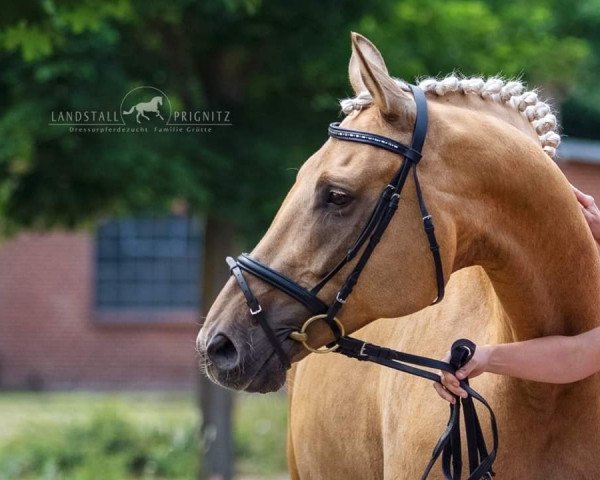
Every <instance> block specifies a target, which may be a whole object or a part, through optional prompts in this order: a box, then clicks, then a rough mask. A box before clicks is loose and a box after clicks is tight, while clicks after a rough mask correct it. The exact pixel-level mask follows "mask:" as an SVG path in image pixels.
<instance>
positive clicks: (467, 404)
mask: <svg viewBox="0 0 600 480" xmlns="http://www.w3.org/2000/svg"><path fill="white" fill-rule="evenodd" d="M410 89H411V91H412V93H413V96H414V99H415V103H416V118H415V124H414V129H413V135H412V141H411V145H410V146H407V145H404V144H402V143H399V142H397V141H396V140H393V139H391V138H387V137H383V136H381V135H376V134H373V133H367V132H361V131H355V130H348V129H345V128H342V127H340V126H339V123H332V124H331V125H330V126H329V136H330V137H332V138H334V139H337V140H342V141H349V142H356V143H363V144H367V145H372V146H374V147H377V148H382V149H384V150H387V151H390V152H393V153H395V154H397V155H400V156H402V157H403V158H404V160H403V162H402V165H401V166H400V169H399V170H398V171H397V172H396V174H395V175H394V177H393V178H392V180H391V181H390V183H389V184H388V185H387V186H386V187H385V188H384V189H383V192H382V193H381V195H380V197H379V199H378V201H377V203H376V205H375V208H374V209H373V211H372V213H371V215H370V217H369V219H368V221H367V223H366V225H365V227H364V228H363V229H362V231H361V233H360V234H359V235H358V238H357V239H356V241H355V242H354V244H353V245H352V246H351V248H350V249H349V250H348V252H347V253H346V255H345V256H344V258H342V259H341V260H340V261H339V263H338V264H337V265H336V266H335V267H334V268H333V269H332V270H331V271H330V272H329V273H328V274H327V275H325V277H323V278H322V279H321V280H320V281H319V282H318V283H317V284H316V285H315V286H314V287H312V288H311V289H306V288H304V287H302V286H300V285H299V284H298V283H297V282H295V281H294V280H291V279H290V278H288V277H286V276H285V275H283V274H281V273H279V272H277V271H276V270H273V269H272V268H270V267H268V266H266V265H264V264H263V263H261V262H259V261H258V260H256V259H254V258H252V257H250V256H249V255H248V254H242V255H240V256H239V257H238V258H237V259H233V258H231V257H227V263H228V265H229V268H230V270H231V273H232V274H233V275H234V278H235V279H236V281H237V283H238V285H239V287H240V289H241V290H242V293H243V294H244V297H245V298H246V302H247V304H248V307H249V308H250V313H251V314H252V316H253V317H255V318H256V319H257V321H258V323H259V324H260V326H261V327H262V329H263V330H264V332H265V334H266V336H267V338H268V340H269V342H270V343H271V344H272V345H273V348H274V350H275V353H276V354H277V355H278V357H279V358H280V360H281V362H282V363H283V364H284V365H285V366H286V367H289V366H290V364H291V361H290V358H289V355H288V354H287V353H286V351H285V350H284V348H283V346H282V339H280V335H282V334H283V340H285V338H286V337H289V338H291V339H292V340H295V341H298V342H301V343H302V344H303V345H304V346H305V347H306V348H307V349H308V350H310V351H312V352H316V353H327V352H331V351H335V352H337V353H341V354H343V355H346V356H348V357H351V358H355V359H357V360H362V361H369V362H374V363H378V364H380V365H384V366H387V367H390V368H394V369H396V370H400V371H403V372H406V373H410V374H412V375H416V376H420V377H423V378H426V379H428V380H432V381H434V382H439V381H440V376H439V375H437V374H435V373H433V372H430V371H428V370H424V369H422V368H418V367H426V368H429V369H439V370H444V371H448V372H451V373H454V372H455V371H456V370H457V369H458V368H460V366H462V365H463V364H464V363H466V362H467V361H468V360H469V359H470V358H471V357H472V356H473V353H474V352H475V344H473V343H472V342H470V341H469V340H465V339H462V340H458V341H456V342H455V343H454V344H453V346H452V349H451V360H450V363H445V362H441V361H439V360H434V359H431V358H427V357H420V356H417V355H411V354H408V353H404V352H399V351H396V350H391V349H388V348H384V347H380V346H377V345H373V344H370V343H367V342H363V341H362V340H359V339H356V338H353V337H350V336H348V335H345V332H344V326H343V324H342V323H341V321H340V320H339V319H338V318H337V316H336V315H337V314H338V312H339V311H340V310H341V308H342V307H343V306H344V304H345V303H346V301H347V299H348V296H349V295H350V294H351V293H352V290H353V289H354V286H355V285H356V283H357V281H358V279H359V277H360V274H361V273H362V271H363V269H364V267H365V265H366V264H367V262H368V260H369V258H370V257H371V255H372V254H373V251H374V250H375V248H376V246H377V244H378V243H379V241H380V239H381V237H382V235H383V234H384V232H385V231H386V229H387V227H388V225H389V224H390V222H391V220H392V218H393V216H394V214H395V212H396V210H397V209H398V204H399V202H400V194H401V193H402V189H403V188H404V185H405V183H406V180H407V178H408V176H409V174H410V173H411V169H412V175H413V179H414V182H415V189H416V194H417V200H418V203H419V209H420V211H421V217H422V219H423V229H424V231H425V234H426V237H427V240H428V242H429V249H430V250H431V254H432V257H433V264H434V267H435V277H436V283H437V292H438V293H437V297H436V298H435V300H434V301H433V303H434V304H435V303H438V302H440V301H441V300H442V298H443V297H444V285H445V282H444V271H443V267H442V260H441V256H440V249H439V245H438V243H437V240H436V237H435V229H434V225H433V220H432V217H431V215H430V214H429V212H428V210H427V207H426V205H425V201H424V199H423V193H422V191H421V186H420V184H419V178H418V175H417V164H418V163H419V161H420V160H421V152H422V149H423V144H424V143H425V137H426V134H427V100H426V98H425V94H424V93H423V91H422V90H421V89H420V88H418V87H415V86H413V85H411V86H410ZM359 253H360V255H359ZM357 257H358V259H357V260H356V264H355V265H354V268H353V269H352V271H351V272H350V274H349V275H348V276H347V277H346V279H345V280H344V281H343V283H342V286H341V288H340V289H339V290H338V292H337V295H336V297H335V300H333V301H332V302H331V303H330V304H329V305H328V304H326V303H325V302H323V301H322V300H321V299H320V298H319V297H318V294H319V292H320V291H321V289H322V288H323V286H325V285H326V284H327V282H329V281H330V280H331V279H332V278H333V277H334V276H335V275H336V274H337V273H339V271H340V270H341V269H342V268H343V267H344V266H345V265H347V264H348V263H349V262H351V261H352V260H354V259H355V258H357ZM243 271H246V272H248V273H250V274H251V275H253V276H255V277H257V278H259V279H260V280H262V281H264V282H266V283H268V284H270V285H272V286H273V287H275V288H276V289H278V290H280V291H281V292H283V293H285V294H287V295H289V296H290V297H292V298H293V299H294V300H296V301H297V302H299V303H301V304H302V305H303V306H304V307H306V308H307V309H308V310H309V311H310V312H311V313H312V314H313V316H312V317H311V318H309V319H308V320H307V321H306V322H305V323H304V325H303V326H302V328H301V329H300V331H293V330H291V329H288V330H280V331H278V332H277V333H276V332H275V331H274V329H273V328H272V327H271V325H270V324H269V322H268V321H267V318H266V316H265V312H264V311H263V309H262V307H261V305H260V303H259V301H258V299H257V298H256V297H255V296H254V294H253V293H252V290H251V289H250V287H249V285H248V283H247V282H246V280H245V278H244V274H243ZM321 319H322V320H324V321H325V322H326V323H327V325H329V327H330V328H331V330H332V331H333V334H334V336H335V340H334V342H332V343H331V344H329V345H328V346H326V347H324V348H321V349H315V348H313V347H311V346H310V345H309V344H308V334H307V333H306V330H307V328H308V326H309V325H311V324H312V323H314V322H315V321H318V320H321ZM414 365H417V366H418V367H416V366H414ZM461 387H462V388H463V389H465V390H466V391H467V392H468V394H469V397H468V398H466V399H462V398H459V397H457V398H456V402H455V403H454V404H452V405H450V419H449V420H448V426H447V428H446V430H445V431H444V433H443V434H442V436H441V437H440V439H439V440H438V442H437V444H436V446H435V448H434V450H433V453H432V457H431V460H430V462H429V463H428V465H427V467H426V469H425V472H424V473H423V476H422V477H421V478H422V479H425V478H427V476H428V475H429V472H430V471H431V469H432V467H433V465H434V463H435V462H436V460H437V458H438V457H439V456H440V455H441V456H442V470H443V473H444V476H445V478H446V480H457V479H460V478H461V471H462V458H461V434H460V409H461V405H462V406H463V409H464V419H465V429H466V437H467V450H468V458H469V472H470V474H469V477H468V479H469V480H480V479H485V478H491V476H492V475H493V474H494V473H493V471H492V465H493V462H494V460H495V458H496V451H497V444H498V432H497V427H496V419H495V416H494V413H493V411H492V410H491V408H490V406H489V405H488V403H487V402H486V400H485V399H484V398H483V397H481V395H479V394H478V393H477V392H476V391H475V390H473V389H472V388H471V387H470V386H469V382H468V380H463V381H461ZM473 398H474V399H476V400H478V401H479V402H481V403H482V404H483V405H484V406H485V407H486V408H487V410H488V411H489V413H490V424H491V430H492V437H493V448H492V450H491V451H490V452H489V453H488V451H487V448H486V444H485V439H484V437H483V433H482V430H481V426H480V424H479V419H478V417H477V412H476V410H475V406H474V404H473Z"/></svg>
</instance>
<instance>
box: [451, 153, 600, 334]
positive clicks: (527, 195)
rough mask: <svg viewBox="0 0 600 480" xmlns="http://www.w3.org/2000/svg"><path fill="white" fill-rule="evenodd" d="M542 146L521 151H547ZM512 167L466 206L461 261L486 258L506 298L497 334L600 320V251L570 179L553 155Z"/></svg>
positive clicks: (562, 330)
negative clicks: (563, 173)
mask: <svg viewBox="0 0 600 480" xmlns="http://www.w3.org/2000/svg"><path fill="white" fill-rule="evenodd" d="M538 150H539V149H537V148H535V147H534V146H533V147H532V148H529V149H528V148H527V147H526V148H525V152H523V151H520V152H519V150H518V149H517V151H515V154H516V155H519V154H525V155H532V156H534V155H543V154H541V152H539V151H538ZM523 158H526V159H527V158H529V159H531V157H523ZM513 160H514V159H513ZM543 160H545V158H544V159H543ZM498 161H502V160H501V159H499V160H498ZM511 165H512V166H511ZM506 168H507V170H506V171H505V175H503V176H502V175H501V176H500V177H499V178H495V179H494V178H490V179H488V181H486V182H484V185H485V187H484V188H483V189H481V190H480V192H478V193H479V195H481V197H482V198H481V200H480V201H478V202H472V201H471V202H470V205H472V206H471V207H470V208H463V216H462V218H461V219H460V220H459V223H462V225H460V228H459V231H462V234H463V235H464V236H465V238H464V239H459V242H458V245H459V250H458V252H457V257H456V263H455V268H460V267H461V266H467V265H469V264H479V265H482V266H483V267H484V269H485V270H486V273H487V274H488V276H489V277H490V279H491V281H492V284H493V287H494V290H495V292H496V294H497V296H498V299H499V301H500V304H501V308H500V309H499V310H500V313H499V315H498V316H499V318H498V333H497V340H498V341H502V342H504V341H516V340H525V339H529V338H535V337H539V336H545V335H553V334H558V335H561V334H562V335H572V334H577V333H580V332H583V331H586V330H589V329H590V328H593V327H595V326H597V325H599V324H600V302H598V297H599V295H600V256H599V255H598V249H597V245H596V243H595V242H594V240H593V238H592V236H591V233H590V231H589V228H588V226H587V225H586V223H585V220H584V218H583V215H581V212H580V211H579V210H580V208H579V206H578V205H577V202H576V200H575V198H574V195H573V193H572V192H571V189H570V187H569V185H568V183H567V182H566V181H565V179H564V177H563V176H562V174H561V173H560V171H559V170H558V168H557V167H556V166H555V165H554V164H550V163H548V162H546V163H544V162H543V161H542V162H541V163H540V162H539V161H538V162H535V161H533V162H532V161H527V160H525V161H523V162H522V164H521V165H519V166H518V167H516V171H515V164H514V162H513V163H512V164H507V167H506ZM497 173H498V172H496V173H495V174H494V176H495V177H498V175H497ZM462 200H463V203H462V205H466V204H469V202H468V201H467V202H465V201H464V199H462ZM461 244H462V245H463V246H464V247H463V249H462V250H461V247H460V245H461Z"/></svg>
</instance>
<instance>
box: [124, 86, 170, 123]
mask: <svg viewBox="0 0 600 480" xmlns="http://www.w3.org/2000/svg"><path fill="white" fill-rule="evenodd" d="M119 113H120V115H121V122H122V124H123V125H126V124H127V123H130V124H131V123H133V124H135V123H137V124H140V125H143V124H148V123H150V124H156V122H158V123H162V124H166V125H169V120H170V119H171V115H172V113H173V108H172V106H171V100H170V99H169V97H168V96H167V94H166V93H165V92H163V91H162V90H160V89H158V88H156V87H151V86H147V85H146V86H141V87H135V88H133V89H131V90H129V92H127V93H126V94H125V96H124V97H123V99H122V100H121V107H120V108H119ZM134 118H135V122H134V121H133V119H134ZM140 128H145V127H142V126H140Z"/></svg>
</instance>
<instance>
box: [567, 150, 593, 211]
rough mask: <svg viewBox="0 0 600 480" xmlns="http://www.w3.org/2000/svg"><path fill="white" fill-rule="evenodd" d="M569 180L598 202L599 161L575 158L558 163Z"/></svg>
mask: <svg viewBox="0 0 600 480" xmlns="http://www.w3.org/2000/svg"><path fill="white" fill-rule="evenodd" d="M559 166H560V168H561V170H562V171H563V172H564V174H565V175H566V176H567V178H568V179H569V181H570V182H571V183H572V184H573V185H575V186H576V187H577V188H579V190H582V191H584V192H585V193H587V194H588V195H592V196H593V197H594V198H595V199H596V202H597V203H598V204H600V163H598V164H592V163H584V162H578V161H576V160H570V161H568V162H561V163H559Z"/></svg>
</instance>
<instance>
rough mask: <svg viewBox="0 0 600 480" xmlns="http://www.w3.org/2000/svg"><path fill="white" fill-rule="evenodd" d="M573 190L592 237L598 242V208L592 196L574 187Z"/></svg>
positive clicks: (599, 234) (599, 218) (599, 221)
mask: <svg viewBox="0 0 600 480" xmlns="http://www.w3.org/2000/svg"><path fill="white" fill-rule="evenodd" d="M571 186H572V185H571ZM573 192H575V196H576V197H577V200H578V201H579V204H580V205H581V211H582V212H583V216H584V217H585V219H586V220H587V222H588V225H589V226H590V230H591V231H592V235H593V236H594V239H595V240H596V242H597V243H598V244H600V209H598V206H597V205H596V202H595V201H594V197H592V196H591V195H586V194H585V193H583V192H582V191H580V190H578V189H577V188H575V187H573Z"/></svg>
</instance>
